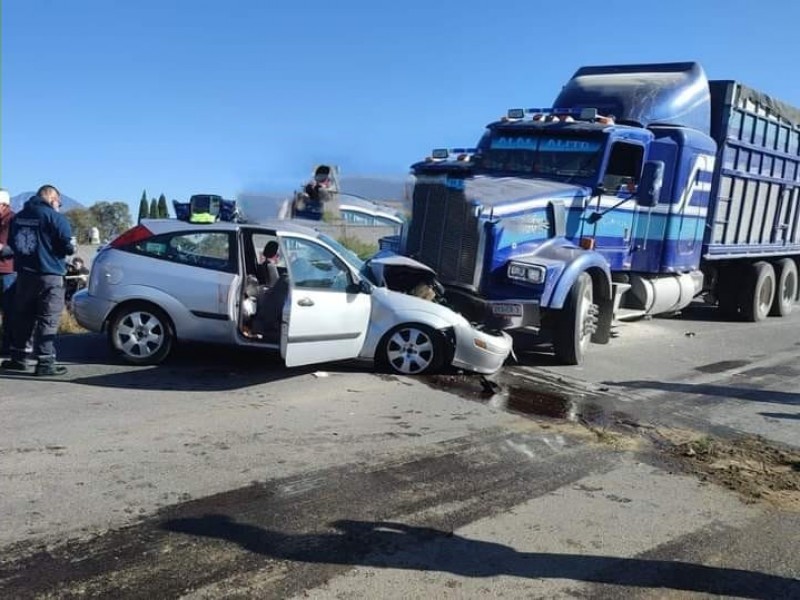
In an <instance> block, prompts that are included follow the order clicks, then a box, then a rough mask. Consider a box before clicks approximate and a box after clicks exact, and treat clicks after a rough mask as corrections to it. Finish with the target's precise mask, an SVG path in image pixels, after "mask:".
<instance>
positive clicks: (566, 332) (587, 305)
mask: <svg viewBox="0 0 800 600" xmlns="http://www.w3.org/2000/svg"><path fill="white" fill-rule="evenodd" d="M596 327H597V305H596V304H595V303H594V290H593V289H592V277H591V275H589V274H588V273H581V275H580V277H578V280H577V281H576V282H575V283H574V284H573V286H572V289H571V290H570V291H569V296H567V302H566V303H565V304H564V308H563V309H562V310H561V312H560V313H559V314H558V315H557V318H556V321H555V323H554V330H553V349H554V350H555V354H556V357H557V358H558V359H559V360H560V361H561V362H563V363H565V364H568V365H579V364H581V363H582V362H583V358H584V355H585V354H586V350H587V349H588V348H589V343H590V341H591V338H592V334H593V333H594V330H595V328H596Z"/></svg>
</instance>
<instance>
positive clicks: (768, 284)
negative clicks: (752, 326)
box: [742, 261, 775, 323]
mask: <svg viewBox="0 0 800 600" xmlns="http://www.w3.org/2000/svg"><path fill="white" fill-rule="evenodd" d="M747 275H748V276H747V283H746V287H745V296H744V297H745V301H744V302H743V303H742V312H743V314H744V318H745V320H746V321H751V322H753V323H757V322H759V321H763V320H764V319H766V318H767V315H769V311H770V309H771V308H772V300H773V299H774V298H775V269H773V268H772V265H771V264H769V263H768V262H764V261H759V262H757V263H753V264H752V265H751V266H750V270H749V272H748V273H747Z"/></svg>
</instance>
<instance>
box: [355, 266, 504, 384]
mask: <svg viewBox="0 0 800 600" xmlns="http://www.w3.org/2000/svg"><path fill="white" fill-rule="evenodd" d="M367 265H368V269H369V276H370V279H371V280H372V282H373V283H375V284H376V285H377V286H378V288H379V289H377V290H375V292H374V294H373V298H374V300H375V303H374V305H373V322H374V323H376V324H381V325H380V329H381V330H382V331H383V330H388V329H390V328H391V327H392V326H394V325H396V324H398V323H402V322H418V323H422V324H424V325H428V326H430V327H431V328H433V329H435V330H437V331H439V332H440V333H441V334H442V335H443V337H444V338H445V340H446V341H447V344H448V347H449V356H448V360H449V363H450V364H451V365H452V366H454V367H457V368H461V369H465V370H469V371H475V372H477V373H483V374H489V373H494V372H496V371H497V370H499V369H500V368H501V367H502V366H503V363H504V362H505V360H506V358H508V356H509V354H511V352H512V339H511V337H510V336H509V335H508V334H506V333H504V332H502V331H500V330H499V329H498V328H490V327H488V326H487V325H486V324H478V323H472V322H470V321H469V320H467V319H466V318H465V316H464V315H463V314H462V313H461V312H460V311H458V310H456V309H454V307H453V306H452V305H451V304H450V302H448V300H447V299H446V298H445V296H444V288H443V287H442V286H441V284H440V283H439V282H438V281H437V279H436V273H435V272H434V271H433V270H432V269H430V268H429V267H427V266H425V265H423V264H421V263H419V262H417V261H415V260H413V259H411V258H408V257H403V256H397V255H384V256H376V257H374V258H373V259H371V260H370V261H368V263H367ZM367 347H368V348H370V350H369V351H371V345H370V343H369V342H367Z"/></svg>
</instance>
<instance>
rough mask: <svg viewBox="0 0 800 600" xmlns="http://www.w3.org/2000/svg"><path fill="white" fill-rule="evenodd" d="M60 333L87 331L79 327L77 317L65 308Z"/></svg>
mask: <svg viewBox="0 0 800 600" xmlns="http://www.w3.org/2000/svg"><path fill="white" fill-rule="evenodd" d="M58 333H86V330H85V329H84V328H83V327H81V326H80V325H78V322H77V321H76V320H75V316H74V315H73V314H72V313H71V312H70V311H69V310H67V309H66V308H65V309H64V312H62V313H61V321H59V323H58Z"/></svg>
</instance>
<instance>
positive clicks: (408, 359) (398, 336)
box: [376, 323, 446, 375]
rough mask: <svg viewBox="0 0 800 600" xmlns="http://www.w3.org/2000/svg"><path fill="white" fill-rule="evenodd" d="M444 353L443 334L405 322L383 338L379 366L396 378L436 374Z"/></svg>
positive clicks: (378, 358) (377, 359) (440, 367)
mask: <svg viewBox="0 0 800 600" xmlns="http://www.w3.org/2000/svg"><path fill="white" fill-rule="evenodd" d="M445 350H446V345H445V340H444V336H443V335H442V334H441V333H440V332H438V331H436V330H435V329H433V328H432V327H429V326H427V325H422V324H421V323H405V324H403V325H398V326H397V327H394V328H393V329H391V330H390V331H389V332H388V333H387V334H386V335H385V336H383V339H382V340H381V343H380V345H379V347H378V353H377V355H376V364H377V365H378V367H380V368H381V369H384V370H388V371H390V372H392V373H395V374H397V375H425V374H430V373H436V372H438V371H440V370H441V369H442V366H443V365H444V362H445Z"/></svg>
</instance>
